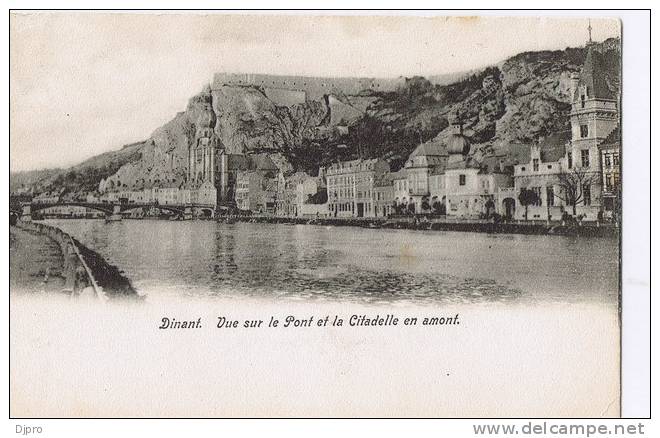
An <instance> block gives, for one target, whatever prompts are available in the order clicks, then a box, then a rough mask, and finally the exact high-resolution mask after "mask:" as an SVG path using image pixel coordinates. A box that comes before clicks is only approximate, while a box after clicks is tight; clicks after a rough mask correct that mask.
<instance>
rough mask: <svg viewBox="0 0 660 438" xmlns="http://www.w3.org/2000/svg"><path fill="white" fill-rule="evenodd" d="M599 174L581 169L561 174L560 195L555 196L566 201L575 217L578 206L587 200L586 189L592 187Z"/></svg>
mask: <svg viewBox="0 0 660 438" xmlns="http://www.w3.org/2000/svg"><path fill="white" fill-rule="evenodd" d="M596 175H597V174H596V173H594V172H589V171H587V170H584V169H582V168H580V167H573V169H572V170H571V171H569V172H566V171H564V170H562V171H561V172H560V173H559V177H558V179H559V187H560V189H561V190H560V191H559V193H555V196H556V197H558V198H559V199H561V200H562V201H564V203H565V204H566V205H571V206H572V207H573V216H575V214H576V206H577V204H578V203H580V202H584V200H585V190H584V189H585V187H591V184H592V183H593V182H594V181H596V178H597V176H596Z"/></svg>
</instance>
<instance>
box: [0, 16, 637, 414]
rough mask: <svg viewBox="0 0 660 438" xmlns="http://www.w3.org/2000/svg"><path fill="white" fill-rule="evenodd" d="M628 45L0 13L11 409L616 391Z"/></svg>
mask: <svg viewBox="0 0 660 438" xmlns="http://www.w3.org/2000/svg"><path fill="white" fill-rule="evenodd" d="M623 51H624V50H623V49H622V25H621V21H620V20H619V19H618V18H617V17H616V14H612V16H611V17H603V16H602V14H600V15H594V16H589V15H588V14H586V15H582V16H564V17H559V16H544V15H543V14H542V13H539V14H538V15H536V16H529V15H527V16H508V17H507V16H492V15H479V14H478V13H474V14H473V15H471V16H455V15H441V13H437V14H434V15H433V16H413V15H404V14H388V15H379V14H378V13H376V12H374V13H373V14H362V15H348V14H341V13H340V12H335V13H333V14H327V13H325V14H324V13H318V12H317V13H311V12H309V13H305V12H304V11H297V12H296V13H279V14H276V13H269V12H268V11H264V12H251V13H242V14H237V13H226V12H222V11H209V12H202V11H161V12H158V11H141V12H137V11H124V12H120V11H105V12H92V11H20V10H15V11H11V12H10V13H9V93H10V102H9V125H10V135H9V153H10V159H9V168H10V169H9V170H10V175H9V185H10V187H9V189H10V190H9V204H10V205H9V210H10V211H9V214H10V224H9V311H10V317H9V349H10V359H9V391H10V393H9V403H10V406H9V411H10V412H9V414H10V417H12V418H54V417H56V418H62V417H64V418H89V417H91V418H126V417H130V418H217V417H222V418H236V417H241V418H244V417H250V418H254V417H256V418H279V417H285V418H292V417H295V418H300V417H303V418H308V417H311V418H320V417H321V418H326V417H331V418H338V417H339V418H346V417H361V418H364V417H366V418H373V417H377V418H386V417H397V418H401V417H415V418H419V417H425V418H426V417H432V418H438V417H441V418H489V417H493V418H494V417H499V418H502V417H516V418H520V417H522V418H525V417H583V418H584V417H586V418H607V417H610V418H611V417H614V418H618V417H620V416H621V415H622V414H621V412H622V411H621V409H622V408H621V373H620V367H621V319H620V316H621V301H622V297H621V287H620V285H621V281H622V279H621V250H622V249H621V233H622V229H623V228H624V221H623V220H622V217H623V214H622V213H623V210H624V206H625V208H627V209H630V208H631V207H630V204H626V202H625V199H623V197H622V187H623V184H624V182H623V173H622V161H623V160H624V158H625V156H626V155H627V154H635V153H637V152H636V150H637V148H639V149H644V148H646V146H645V145H641V144H630V143H627V142H626V140H625V138H626V134H625V133H624V131H625V130H623V129H622V110H621V108H622V107H621V102H622V84H623V78H622V71H623V67H622V63H623V59H624V58H623ZM627 177H628V175H626V178H627Z"/></svg>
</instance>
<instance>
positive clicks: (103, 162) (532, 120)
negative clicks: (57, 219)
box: [19, 40, 620, 191]
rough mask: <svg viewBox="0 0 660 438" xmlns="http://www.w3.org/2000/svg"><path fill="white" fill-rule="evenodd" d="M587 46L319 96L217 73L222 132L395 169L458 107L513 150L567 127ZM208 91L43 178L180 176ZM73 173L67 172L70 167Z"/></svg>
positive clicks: (93, 182) (489, 150)
mask: <svg viewBox="0 0 660 438" xmlns="http://www.w3.org/2000/svg"><path fill="white" fill-rule="evenodd" d="M619 47H620V46H619V41H618V40H607V41H605V42H604V43H601V44H598V45H596V46H595V49H596V50H599V51H600V52H601V53H602V54H603V56H604V59H605V62H606V65H607V67H608V70H609V71H608V77H609V78H610V82H611V84H613V86H614V87H618V85H619V63H620V51H619ZM585 56H586V49H584V48H575V49H570V48H569V49H566V50H560V51H544V52H529V53H522V54H519V55H516V56H514V57H512V58H509V59H507V60H505V61H503V62H501V63H500V64H498V65H496V66H493V67H489V68H487V69H484V70H482V71H478V72H474V73H473V74H470V75H463V76H462V77H463V79H461V80H460V81H458V82H453V83H450V84H445V85H441V84H437V83H436V84H434V83H432V82H430V81H428V80H426V79H425V78H421V77H414V78H408V79H405V80H398V81H396V82H393V83H392V84H395V85H396V86H389V87H387V89H385V91H383V89H379V88H378V85H377V84H376V85H375V86H374V85H370V86H369V87H368V88H366V89H364V90H361V91H359V92H356V91H355V90H356V88H355V87H354V86H353V83H351V87H347V90H348V92H342V91H341V90H339V89H338V87H337V86H334V87H333V88H332V89H331V90H329V93H328V94H322V93H316V94H314V95H313V96H312V94H310V93H307V95H306V94H305V93H304V92H301V91H300V90H299V89H297V87H293V86H292V87H291V88H292V89H290V90H286V89H280V88H272V87H271V88H269V87H265V86H262V85H260V84H258V83H256V84H255V83H247V84H245V83H243V82H241V83H239V82H238V81H237V80H232V81H228V82H231V83H222V82H218V80H217V78H218V77H217V76H216V81H214V85H213V90H211V91H210V92H211V94H212V108H213V111H214V113H215V115H216V118H217V123H216V125H215V133H216V134H217V135H218V137H219V138H220V139H221V142H222V143H223V145H224V146H225V148H226V150H227V151H228V152H229V153H245V154H251V153H261V152H267V153H269V154H271V156H272V158H273V161H274V162H275V163H276V164H277V165H278V167H280V169H282V170H283V171H287V172H288V171H297V170H305V171H308V172H310V173H312V174H315V172H316V170H317V169H318V166H320V165H327V164H329V163H331V162H333V161H337V160H344V159H353V158H357V157H360V156H361V157H363V158H376V157H380V158H385V159H387V160H388V161H389V162H390V163H391V165H392V168H393V170H397V169H398V168H400V167H401V166H402V165H403V163H404V162H405V159H406V158H407V156H408V155H409V154H410V153H411V152H412V150H413V149H414V148H415V147H416V146H417V145H418V144H419V143H420V142H422V141H427V140H430V139H432V138H434V137H438V138H440V139H442V138H444V137H446V136H447V135H448V134H449V133H448V129H446V128H447V126H448V122H447V119H448V117H449V115H450V114H451V113H453V112H455V111H458V112H459V113H461V114H462V115H463V117H464V120H465V125H464V128H465V133H466V135H467V136H469V137H471V140H472V144H473V146H472V151H471V153H472V154H474V155H476V156H477V158H480V157H487V156H490V155H493V154H497V155H506V154H507V153H508V152H509V147H510V145H511V144H513V143H522V144H533V143H535V142H536V141H537V140H538V139H539V138H540V137H544V136H547V135H548V134H550V133H552V132H556V131H563V130H566V129H568V126H569V120H568V113H569V110H570V100H571V97H570V96H569V90H570V77H571V75H572V74H575V73H579V71H580V69H581V67H582V63H583V62H584V59H585ZM285 79H286V80H287V81H289V82H291V81H294V80H295V78H285ZM304 79H305V78H299V80H304ZM253 82H254V81H253ZM365 83H366V84H369V83H368V82H365ZM280 85H281V84H280ZM201 96H202V95H201V94H200V95H197V96H193V97H192V98H191V99H190V101H189V104H188V107H187V108H186V110H185V111H183V112H181V113H179V114H177V115H176V116H175V117H174V118H173V119H172V120H171V121H170V122H168V123H166V124H165V125H163V126H161V127H160V128H158V129H156V130H155V131H154V132H153V134H152V135H151V137H150V138H149V139H147V140H146V141H144V142H142V143H138V144H135V145H131V146H130V147H128V150H122V151H118V152H116V153H110V154H104V155H101V156H99V157H95V158H94V159H92V160H88V162H85V163H83V164H81V165H79V166H75V167H74V168H72V169H68V170H64V171H59V172H55V174H54V175H55V176H53V174H50V175H49V176H48V177H44V178H42V179H41V180H40V182H39V187H40V188H41V189H43V188H45V187H48V186H49V185H54V184H55V183H62V182H63V181H64V182H66V181H69V182H70V184H68V185H67V189H68V190H70V191H75V190H76V189H80V190H82V189H85V190H89V189H90V188H91V187H96V186H98V184H99V182H101V181H102V180H106V181H109V180H114V181H115V182H116V183H120V184H121V186H125V187H128V188H131V187H135V186H141V185H143V184H148V183H152V184H161V185H163V184H177V183H179V182H180V181H181V180H182V179H183V178H184V177H185V173H186V166H187V154H188V147H189V145H190V144H192V142H193V141H194V138H195V122H196V120H197V117H198V116H199V114H200V112H201V111H202V109H203V99H202V97H201ZM310 96H311V97H310ZM92 168H96V170H94V171H90V169H92ZM99 169H100V170H99ZM83 170H84V172H83ZM67 172H68V173H67ZM71 172H73V173H74V174H75V175H73V176H72V175H70V174H71ZM67 174H69V179H67V178H66V177H63V176H62V175H65V176H66V175H67ZM58 178H59V179H58ZM19 179H20V178H19ZM23 180H24V179H23ZM76 186H78V187H76Z"/></svg>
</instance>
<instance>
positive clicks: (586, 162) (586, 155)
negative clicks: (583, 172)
mask: <svg viewBox="0 0 660 438" xmlns="http://www.w3.org/2000/svg"><path fill="white" fill-rule="evenodd" d="M581 154H582V167H589V149H582V151H581Z"/></svg>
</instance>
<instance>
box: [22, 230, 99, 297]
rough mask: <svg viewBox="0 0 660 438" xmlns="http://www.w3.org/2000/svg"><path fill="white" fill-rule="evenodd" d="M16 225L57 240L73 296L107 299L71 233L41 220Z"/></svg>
mask: <svg viewBox="0 0 660 438" xmlns="http://www.w3.org/2000/svg"><path fill="white" fill-rule="evenodd" d="M16 226H18V227H19V228H22V229H24V230H27V231H32V232H35V233H39V234H43V235H45V236H48V237H50V238H51V239H53V240H54V241H55V242H57V244H58V245H59V246H60V249H61V251H62V256H63V257H64V271H63V272H62V276H63V277H64V284H65V289H66V290H68V291H70V292H71V294H72V295H73V296H79V295H82V294H85V295H86V296H89V295H91V296H93V297H94V298H97V299H99V300H101V301H107V299H108V297H107V295H106V293H105V292H104V291H103V288H101V287H100V286H99V285H98V282H97V281H96V279H95V278H94V274H93V273H92V271H91V269H90V268H89V266H88V265H87V262H86V261H85V259H84V258H83V256H82V255H81V251H80V248H79V247H78V244H76V242H75V240H74V239H73V238H72V237H71V236H70V235H69V234H67V233H65V232H64V231H62V230H60V229H59V228H56V227H53V226H50V225H46V224H42V223H39V222H25V221H17V223H16Z"/></svg>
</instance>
